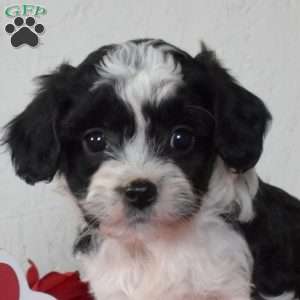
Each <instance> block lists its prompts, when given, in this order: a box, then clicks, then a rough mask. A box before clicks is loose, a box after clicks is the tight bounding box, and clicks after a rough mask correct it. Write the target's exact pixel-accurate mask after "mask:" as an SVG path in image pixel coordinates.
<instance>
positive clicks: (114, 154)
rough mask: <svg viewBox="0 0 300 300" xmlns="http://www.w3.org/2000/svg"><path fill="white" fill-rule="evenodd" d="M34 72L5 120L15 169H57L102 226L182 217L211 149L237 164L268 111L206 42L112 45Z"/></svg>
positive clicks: (254, 155) (202, 184)
mask: <svg viewBox="0 0 300 300" xmlns="http://www.w3.org/2000/svg"><path fill="white" fill-rule="evenodd" d="M40 80H41V87H40V90H39V91H38V93H37V95H36V97H35V99H34V100H33V101H32V103H30V104H29V106H28V107H27V108H26V109H25V111H24V112H22V113H21V114H20V115H18V116H17V117H16V118H15V119H13V120H12V121H11V122H10V123H9V124H8V126H7V135H6V142H7V144H8V146H9V148H10V150H11V156H12V161H13V163H14V166H15V169H16V172H17V174H18V175H19V176H20V177H22V178H23V179H24V180H26V181H27V182H28V183H30V184H34V183H36V182H38V181H43V180H47V181H51V179H52V178H53V176H54V175H55V174H57V173H58V174H59V175H60V176H63V177H64V178H65V179H66V182H67V184H68V186H69V190H70V192H71V193H72V194H73V195H74V196H75V197H76V198H77V199H78V203H79V205H80V207H81V208H82V210H83V213H84V214H85V216H86V219H87V220H88V221H89V222H91V223H92V224H94V225H96V226H98V225H99V224H101V226H100V228H101V229H102V232H103V234H108V235H119V236H121V235H123V234H125V233H126V232H129V231H130V232H132V231H135V232H138V231H139V228H144V229H145V228H152V229H153V228H156V227H157V226H160V227H164V226H166V227H168V226H169V227H170V226H171V227H172V226H174V225H175V224H178V223H180V221H182V220H188V219H191V218H192V217H193V215H195V213H196V212H197V211H198V210H199V209H201V200H202V198H203V196H204V195H205V193H206V192H207V189H208V186H209V181H210V178H211V174H212V172H213V169H214V166H215V160H216V158H217V157H221V158H222V159H223V161H224V162H225V164H226V165H227V167H228V168H231V169H234V170H236V171H237V172H244V171H247V170H248V169H250V168H252V167H253V166H254V165H255V164H256V162H257V161H258V159H259V157H260V154H261V152H262V147H263V136H264V133H265V130H266V126H267V122H268V120H269V119H270V114H269V113H268V111H267V109H266V108H265V106H264V104H263V103H262V102H261V100H260V99H258V98H257V97H256V96H254V95H253V94H251V93H250V92H249V91H247V90H246V89H244V88H242V87H241V86H240V85H239V84H238V83H237V82H236V81H235V80H234V79H233V78H232V77H231V76H230V75H229V74H228V73H227V72H226V70H225V69H223V68H222V67H221V65H220V64H219V62H218V61H217V59H216V58H215V56H214V53H212V52H211V51H209V50H207V49H206V48H205V47H203V49H202V52H201V53H200V54H198V55H197V56H196V57H195V58H193V57H191V56H189V55H188V54H187V53H186V52H184V51H182V50H180V49H178V48H176V47H174V46H172V45H170V44H167V43H165V42H163V41H161V40H136V41H131V42H127V43H125V44H121V45H110V46H106V47H102V48H100V49H99V50H97V51H95V52H93V53H91V54H90V55H89V56H88V57H87V58H86V59H85V60H84V61H83V62H82V63H81V64H80V65H79V66H78V67H76V68H75V67H72V66H70V65H68V64H64V65H62V66H60V67H59V68H58V69H57V70H56V71H55V72H53V73H51V74H49V75H46V76H42V77H41V78H40Z"/></svg>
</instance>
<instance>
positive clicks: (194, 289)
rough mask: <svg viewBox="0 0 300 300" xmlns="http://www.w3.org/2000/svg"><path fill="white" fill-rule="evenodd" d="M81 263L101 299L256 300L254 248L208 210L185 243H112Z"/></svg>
mask: <svg viewBox="0 0 300 300" xmlns="http://www.w3.org/2000/svg"><path fill="white" fill-rule="evenodd" d="M81 260H82V263H83V271H84V275H85V279H86V280H88V281H89V282H90V285H91V289H92V292H93V293H94V295H95V297H96V299H97V300H102V299H106V300H107V299H112V300H125V299H126V300H150V299H151V300H161V299H163V300H176V299H178V300H183V299H186V300H191V299H195V300H198V299H230V300H232V299H250V296H249V295H250V277H251V267H252V259H251V255H250V253H249V250H248V247H247V245H246V243H245V241H244V240H243V238H242V237H241V236H240V235H239V234H238V233H237V232H236V231H234V230H233V229H232V228H231V226H230V225H229V224H226V223H225V222H224V221H223V220H222V219H221V218H219V217H216V216H211V215H210V214H208V213H207V212H206V213H205V212H204V213H200V212H199V215H197V216H195V218H194V220H193V223H192V224H190V225H189V228H188V230H186V231H185V234H183V235H182V236H181V237H180V239H175V240H160V239H158V240H153V241H151V242H149V243H147V244H144V245H141V244H139V245H135V246H134V247H127V246H125V245H124V244H122V243H120V242H119V241H117V240H114V239H106V240H104V242H103V243H102V245H101V247H100V249H99V250H98V251H97V253H93V254H90V255H89V256H83V257H81Z"/></svg>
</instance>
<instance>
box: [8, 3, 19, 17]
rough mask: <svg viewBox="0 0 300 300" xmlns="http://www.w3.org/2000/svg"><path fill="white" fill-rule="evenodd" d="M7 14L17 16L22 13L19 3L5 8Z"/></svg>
mask: <svg viewBox="0 0 300 300" xmlns="http://www.w3.org/2000/svg"><path fill="white" fill-rule="evenodd" d="M5 15H6V16H7V17H17V16H19V15H20V9H19V6H18V5H14V6H10V7H8V8H6V9H5Z"/></svg>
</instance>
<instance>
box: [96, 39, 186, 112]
mask: <svg viewBox="0 0 300 300" xmlns="http://www.w3.org/2000/svg"><path fill="white" fill-rule="evenodd" d="M155 42H156V41H155V40H154V41H152V40H151V41H149V42H143V43H141V44H135V43H133V42H126V43H124V44H121V45H118V46H116V48H115V49H114V50H112V51H111V52H109V53H108V54H107V55H106V56H105V57H104V58H103V62H101V63H100V64H99V65H97V66H96V69H97V71H98V73H99V76H100V78H99V80H98V81H96V82H95V83H94V86H93V89H96V88H97V87H99V86H100V85H101V84H103V83H107V82H109V83H112V84H113V85H114V86H115V89H116V91H117V93H118V94H119V95H120V97H121V98H122V99H123V100H124V101H126V102H128V103H130V104H131V106H132V107H133V108H136V107H137V106H138V107H140V105H141V103H142V102H145V101H150V102H151V101H152V102H153V101H161V100H162V99H164V98H165V97H166V96H167V95H170V93H172V92H174V91H175V90H176V87H178V86H179V85H180V84H181V83H182V74H181V66H180V64H179V63H176V62H175V60H174V58H173V56H172V55H171V54H170V53H168V52H167V51H170V50H174V49H173V48H172V47H171V46H170V47H166V45H164V46H156V47H154V44H155Z"/></svg>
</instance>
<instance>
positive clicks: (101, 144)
mask: <svg viewBox="0 0 300 300" xmlns="http://www.w3.org/2000/svg"><path fill="white" fill-rule="evenodd" d="M83 143H84V145H85V147H86V149H87V150H88V151H90V152H92V153H98V152H102V151H103V150H104V149H105V147H106V141H105V136H104V133H103V131H102V130H100V129H91V130H89V131H88V132H86V134H85V135H84V138H83Z"/></svg>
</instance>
